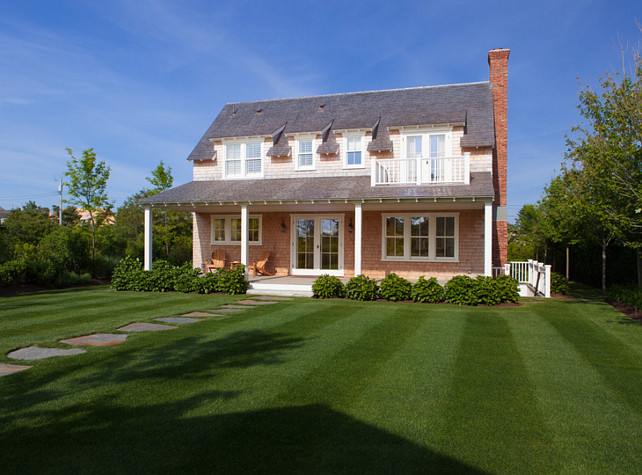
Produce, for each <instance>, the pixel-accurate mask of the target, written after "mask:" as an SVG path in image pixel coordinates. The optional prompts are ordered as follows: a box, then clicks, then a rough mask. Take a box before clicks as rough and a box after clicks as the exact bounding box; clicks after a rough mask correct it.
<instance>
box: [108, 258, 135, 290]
mask: <svg viewBox="0 0 642 475" xmlns="http://www.w3.org/2000/svg"><path fill="white" fill-rule="evenodd" d="M141 272H143V264H142V263H141V262H140V259H138V258H134V257H131V256H126V257H124V258H122V259H121V260H120V262H119V263H118V264H116V266H115V267H114V272H113V274H112V276H111V286H112V288H113V289H114V290H134V275H138V274H139V273H141Z"/></svg>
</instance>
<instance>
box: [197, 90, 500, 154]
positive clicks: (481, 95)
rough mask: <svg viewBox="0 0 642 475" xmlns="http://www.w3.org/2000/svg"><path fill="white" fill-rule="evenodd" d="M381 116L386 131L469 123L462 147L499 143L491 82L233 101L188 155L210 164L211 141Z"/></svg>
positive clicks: (338, 126)
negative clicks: (495, 138)
mask: <svg viewBox="0 0 642 475" xmlns="http://www.w3.org/2000/svg"><path fill="white" fill-rule="evenodd" d="M379 118H381V121H382V123H385V124H386V126H387V127H401V126H411V125H431V124H435V125H436V124H447V123H451V124H452V123H461V124H465V128H466V134H465V135H464V137H463V139H462V146H466V147H475V146H492V145H494V122H493V99H492V88H491V85H490V83H489V82H480V83H470V84H453V85H447V86H428V87H416V88H407V89H393V90H385V91H367V92H353V93H344V94H332V95H324V96H310V97H299V98H291V99H273V100H265V101H253V102H242V103H230V104H226V105H225V107H223V110H222V111H221V112H220V114H219V115H218V117H217V118H216V119H215V120H214V122H213V123H212V125H211V126H210V127H209V129H208V130H207V132H205V134H204V135H203V137H202V138H201V140H200V141H199V143H198V144H197V145H196V147H195V148H194V150H193V151H192V153H191V154H190V156H189V159H190V160H208V159H211V158H212V155H213V145H212V142H211V139H220V138H226V137H243V136H256V135H264V136H269V135H270V134H271V133H272V132H273V131H274V130H277V129H278V128H279V127H281V126H282V125H283V124H284V123H285V122H287V127H286V130H285V133H288V134H293V133H294V134H295V133H306V132H319V133H320V132H321V130H322V129H323V128H324V127H325V126H326V125H327V124H328V123H329V122H330V121H332V120H334V124H333V126H332V129H333V130H342V129H370V128H371V127H372V124H374V123H375V122H376V121H377V120H379Z"/></svg>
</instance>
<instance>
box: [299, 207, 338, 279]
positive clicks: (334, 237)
mask: <svg viewBox="0 0 642 475" xmlns="http://www.w3.org/2000/svg"><path fill="white" fill-rule="evenodd" d="M291 230H292V231H291V238H290V240H291V249H292V250H291V254H290V263H291V269H290V270H291V273H292V275H321V274H330V275H339V276H342V275H343V216H342V215H295V216H292V220H291Z"/></svg>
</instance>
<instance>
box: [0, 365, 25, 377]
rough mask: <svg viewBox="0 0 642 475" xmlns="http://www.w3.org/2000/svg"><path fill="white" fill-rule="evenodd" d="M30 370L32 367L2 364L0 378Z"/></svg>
mask: <svg viewBox="0 0 642 475" xmlns="http://www.w3.org/2000/svg"><path fill="white" fill-rule="evenodd" d="M29 368H31V366H22V365H17V364H6V363H0V377H2V376H7V375H9V374H13V373H17V372H18V371H24V370H25V369H29Z"/></svg>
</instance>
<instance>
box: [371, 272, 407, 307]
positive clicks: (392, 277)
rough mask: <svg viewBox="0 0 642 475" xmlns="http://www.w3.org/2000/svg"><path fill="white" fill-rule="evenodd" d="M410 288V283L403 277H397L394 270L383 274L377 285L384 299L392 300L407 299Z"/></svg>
mask: <svg viewBox="0 0 642 475" xmlns="http://www.w3.org/2000/svg"><path fill="white" fill-rule="evenodd" d="M411 290H412V284H411V283H410V282H409V281H408V280H406V279H404V278H403V277H399V276H398V275H397V274H395V273H394V272H393V273H392V274H388V275H387V276H385V277H384V278H383V279H382V280H381V284H380V285H379V295H380V296H381V297H383V298H384V299H386V300H391V301H393V302H398V301H399V300H408V299H409V298H410V291H411Z"/></svg>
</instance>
